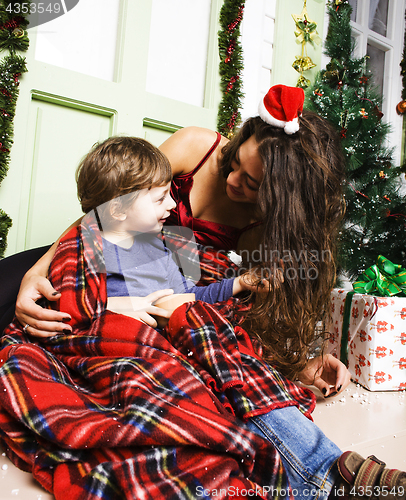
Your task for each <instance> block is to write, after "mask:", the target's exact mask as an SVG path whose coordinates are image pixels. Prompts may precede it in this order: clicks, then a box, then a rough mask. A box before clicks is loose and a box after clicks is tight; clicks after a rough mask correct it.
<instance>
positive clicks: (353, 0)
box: [349, 0, 358, 21]
mask: <svg viewBox="0 0 406 500" xmlns="http://www.w3.org/2000/svg"><path fill="white" fill-rule="evenodd" d="M349 4H350V5H351V7H352V12H351V21H356V20H357V7H358V0H350V1H349Z"/></svg>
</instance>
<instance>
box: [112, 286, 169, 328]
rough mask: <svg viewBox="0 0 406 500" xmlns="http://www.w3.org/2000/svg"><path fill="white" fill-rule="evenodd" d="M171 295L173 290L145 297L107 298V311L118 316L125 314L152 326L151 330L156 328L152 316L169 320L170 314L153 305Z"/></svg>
mask: <svg viewBox="0 0 406 500" xmlns="http://www.w3.org/2000/svg"><path fill="white" fill-rule="evenodd" d="M172 294H173V290H170V289H166V290H157V291H156V292H152V293H150V294H149V295H147V296H146V297H109V298H108V299H107V309H108V310H110V311H113V312H115V313H118V314H125V315H126V316H130V317H131V318H135V319H138V320H139V321H142V322H143V323H145V324H147V325H149V326H152V328H156V327H157V321H156V319H155V318H154V317H153V316H160V317H163V318H168V319H169V318H170V316H171V313H170V312H169V311H166V310H165V309H162V308H161V307H157V306H154V305H153V303H154V302H156V301H157V300H159V299H162V298H163V297H167V296H168V295H172Z"/></svg>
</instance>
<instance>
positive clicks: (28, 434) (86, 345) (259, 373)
mask: <svg viewBox="0 0 406 500" xmlns="http://www.w3.org/2000/svg"><path fill="white" fill-rule="evenodd" d="M86 230H91V228H90V229H89V228H88V229H86ZM99 250H100V249H99V248H98V245H97V241H96V244H95V245H94V246H93V247H92V249H90V250H89V249H86V251H84V248H83V238H82V237H81V234H80V231H79V230H77V229H74V230H73V231H72V232H70V233H69V234H68V235H67V236H66V237H65V238H64V239H63V240H62V241H61V243H60V245H59V247H58V250H57V253H56V255H55V258H54V261H53V263H52V265H51V270H50V278H51V281H52V283H53V285H54V287H55V288H56V289H58V290H60V291H61V292H62V296H61V300H60V302H59V303H58V304H57V307H58V308H60V309H61V310H63V311H66V312H67V313H69V314H70V315H71V316H72V322H71V324H72V326H73V334H72V335H63V334H61V335H56V336H54V337H51V338H44V339H40V342H38V343H36V344H35V343H32V342H30V341H29V339H28V338H27V337H26V336H25V335H24V334H23V332H22V329H21V326H20V325H19V324H18V322H15V323H12V324H11V325H10V326H9V327H8V329H7V330H6V332H5V336H4V337H3V338H2V339H1V348H2V350H1V352H0V393H1V394H2V397H1V400H0V439H1V444H2V446H3V448H4V450H5V451H6V453H7V455H8V457H9V458H10V459H11V460H12V461H13V462H14V463H15V464H16V465H17V466H18V467H20V468H21V469H23V470H26V471H30V472H32V474H33V476H34V477H35V478H36V479H37V480H38V481H39V482H40V483H41V484H42V485H43V486H44V487H45V489H47V490H48V491H49V492H52V493H53V494H54V495H55V498H56V499H57V500H58V499H64V500H65V499H66V498H69V499H70V500H96V499H102V500H105V499H106V500H107V499H108V500H110V499H112V500H113V499H114V500H115V499H138V498H140V499H141V498H142V499H155V498H165V499H169V500H170V499H190V500H192V499H193V500H195V499H196V498H211V496H215V497H216V498H227V497H228V493H230V491H232V492H233V495H232V496H233V498H244V496H239V495H238V494H235V493H236V491H238V489H239V491H241V490H242V489H245V490H251V491H252V490H254V491H255V492H256V493H257V495H256V497H257V498H274V497H275V496H281V497H283V496H284V495H283V493H284V492H283V491H281V490H283V489H286V488H287V487H288V480H287V477H286V473H285V471H284V469H283V466H282V463H281V461H280V457H279V455H278V453H277V451H276V450H275V449H274V448H273V446H272V445H271V443H268V442H267V441H265V440H263V439H261V438H259V437H258V436H256V435H255V434H253V433H251V432H250V431H248V430H247V429H246V428H245V427H244V425H243V424H242V423H241V421H240V420H238V419H236V418H235V416H234V415H237V416H238V417H239V418H241V419H243V418H246V417H247V416H249V415H250V414H255V413H256V412H263V411H268V410H269V409H270V408H271V407H278V406H285V405H286V404H297V405H299V406H300V408H301V409H302V411H303V412H305V413H306V414H309V412H310V411H311V410H312V409H313V407H314V397H313V396H312V393H311V392H310V391H307V390H303V389H299V388H297V387H296V386H295V385H294V384H292V383H290V382H289V381H287V380H285V379H284V378H283V377H281V376H279V375H278V374H277V372H274V371H273V370H268V369H267V367H266V366H265V365H264V364H263V363H262V361H261V360H260V358H258V357H257V356H255V354H254V351H253V349H252V344H251V341H250V339H249V337H248V335H247V334H246V332H244V331H243V330H242V329H241V328H240V327H239V326H238V325H235V328H233V325H232V323H231V322H230V321H229V319H230V318H231V319H232V318H233V314H234V311H235V309H236V308H238V307H239V304H238V301H229V302H228V303H223V304H219V305H215V306H209V305H207V304H204V303H201V302H196V303H193V304H187V305H184V306H182V308H180V309H178V310H177V311H175V313H174V314H173V315H172V318H171V320H170V321H169V324H168V326H167V328H166V330H165V331H164V333H163V334H162V333H159V332H158V331H156V330H154V329H152V328H150V327H149V326H147V325H145V324H143V323H140V322H139V321H136V320H134V319H132V318H129V317H127V316H123V315H119V314H115V313H112V312H110V311H107V310H106V309H105V308H106V301H107V297H106V283H105V276H104V275H103V274H102V273H99V272H96V271H97V270H98V269H100V268H99V264H97V265H96V266H93V264H92V263H89V262H88V259H89V256H91V255H93V258H94V259H99V258H100V255H99V254H98V252H99ZM191 353H192V354H191ZM262 377H263V378H262ZM233 414H234V415H233ZM261 487H264V489H263V490H261ZM265 487H267V488H271V487H272V488H275V489H276V488H279V491H280V494H279V495H275V489H272V490H270V489H268V490H266V488H265ZM205 492H206V493H207V492H209V493H210V494H209V495H206V493H205ZM213 492H215V493H213ZM198 493H199V494H198ZM200 493H201V494H200ZM285 493H286V491H285ZM245 497H246V496H245Z"/></svg>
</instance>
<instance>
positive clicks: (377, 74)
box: [367, 44, 385, 96]
mask: <svg viewBox="0 0 406 500" xmlns="http://www.w3.org/2000/svg"><path fill="white" fill-rule="evenodd" d="M367 55H368V56H369V59H368V68H369V69H370V70H371V72H372V82H373V84H374V85H375V86H376V88H377V90H378V92H379V94H380V95H381V96H382V95H383V76H384V69H385V52H384V51H383V50H382V49H378V48H376V47H374V46H373V45H370V44H368V45H367Z"/></svg>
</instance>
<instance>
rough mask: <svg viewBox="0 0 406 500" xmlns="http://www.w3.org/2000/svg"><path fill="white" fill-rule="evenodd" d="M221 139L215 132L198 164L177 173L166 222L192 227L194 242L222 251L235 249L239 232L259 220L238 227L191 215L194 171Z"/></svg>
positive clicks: (172, 187)
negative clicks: (174, 204) (214, 138)
mask: <svg viewBox="0 0 406 500" xmlns="http://www.w3.org/2000/svg"><path fill="white" fill-rule="evenodd" d="M220 139H221V135H220V134H219V133H218V132H217V137H216V140H215V142H214V144H213V145H212V146H211V148H210V149H209V151H208V152H207V153H206V154H205V156H204V157H203V158H202V160H201V161H200V162H199V164H198V165H197V166H196V167H195V168H194V169H193V170H192V171H191V172H189V173H187V174H183V175H177V176H176V177H175V178H174V179H173V181H172V185H171V196H172V198H173V199H174V200H175V201H176V207H175V208H174V209H173V210H172V212H171V215H170V216H169V217H168V218H167V220H166V224H168V225H170V226H182V227H189V228H190V229H192V231H193V233H194V235H195V239H196V242H197V243H199V244H201V245H203V246H205V247H214V248H215V249H220V250H224V251H228V250H235V249H236V247H237V243H238V239H239V238H240V236H241V234H242V233H243V232H244V231H247V230H248V229H251V228H252V227H255V226H257V225H258V224H260V222H254V223H253V224H249V225H248V226H245V227H243V228H242V229H239V228H237V227H233V226H228V225H226V224H219V223H217V222H211V221H208V220H204V219H198V218H196V217H193V214H192V209H191V207H190V191H191V190H192V187H193V177H194V175H195V173H196V172H198V171H199V169H200V168H201V167H202V166H203V165H204V163H205V162H206V161H207V160H208V158H210V156H211V155H212V153H213V151H214V150H215V149H216V148H217V146H218V144H219V142H220Z"/></svg>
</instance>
